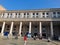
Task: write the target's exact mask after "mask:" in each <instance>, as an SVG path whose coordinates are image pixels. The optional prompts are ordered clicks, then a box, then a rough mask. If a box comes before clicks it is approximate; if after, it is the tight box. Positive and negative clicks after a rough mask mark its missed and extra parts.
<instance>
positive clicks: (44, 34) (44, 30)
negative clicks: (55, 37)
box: [42, 26, 46, 38]
mask: <svg viewBox="0 0 60 45" xmlns="http://www.w3.org/2000/svg"><path fill="white" fill-rule="evenodd" d="M42 37H43V38H46V28H45V26H44V27H43V28H42Z"/></svg>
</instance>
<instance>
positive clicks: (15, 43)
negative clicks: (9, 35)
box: [0, 38, 60, 45]
mask: <svg viewBox="0 0 60 45" xmlns="http://www.w3.org/2000/svg"><path fill="white" fill-rule="evenodd" d="M0 45H24V41H23V38H20V39H6V38H4V39H1V38H0ZM27 45H60V42H59V41H52V42H47V40H45V39H43V40H38V39H37V40H33V39H28V41H27Z"/></svg>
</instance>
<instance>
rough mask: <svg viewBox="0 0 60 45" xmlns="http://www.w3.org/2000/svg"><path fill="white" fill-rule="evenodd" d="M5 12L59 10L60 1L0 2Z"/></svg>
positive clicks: (1, 0) (25, 0)
mask: <svg viewBox="0 0 60 45" xmlns="http://www.w3.org/2000/svg"><path fill="white" fill-rule="evenodd" d="M0 5H2V6H3V7H5V8H6V9H7V10H30V9H44V8H60V0H0Z"/></svg>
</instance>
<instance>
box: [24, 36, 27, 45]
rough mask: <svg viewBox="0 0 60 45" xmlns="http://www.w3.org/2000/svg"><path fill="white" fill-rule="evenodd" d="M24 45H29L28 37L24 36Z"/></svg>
mask: <svg viewBox="0 0 60 45" xmlns="http://www.w3.org/2000/svg"><path fill="white" fill-rule="evenodd" d="M24 45H27V36H26V35H25V36H24Z"/></svg>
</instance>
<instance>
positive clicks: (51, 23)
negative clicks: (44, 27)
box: [50, 22, 53, 38]
mask: <svg viewBox="0 0 60 45" xmlns="http://www.w3.org/2000/svg"><path fill="white" fill-rule="evenodd" d="M50 25H51V38H52V37H53V22H50Z"/></svg>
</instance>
